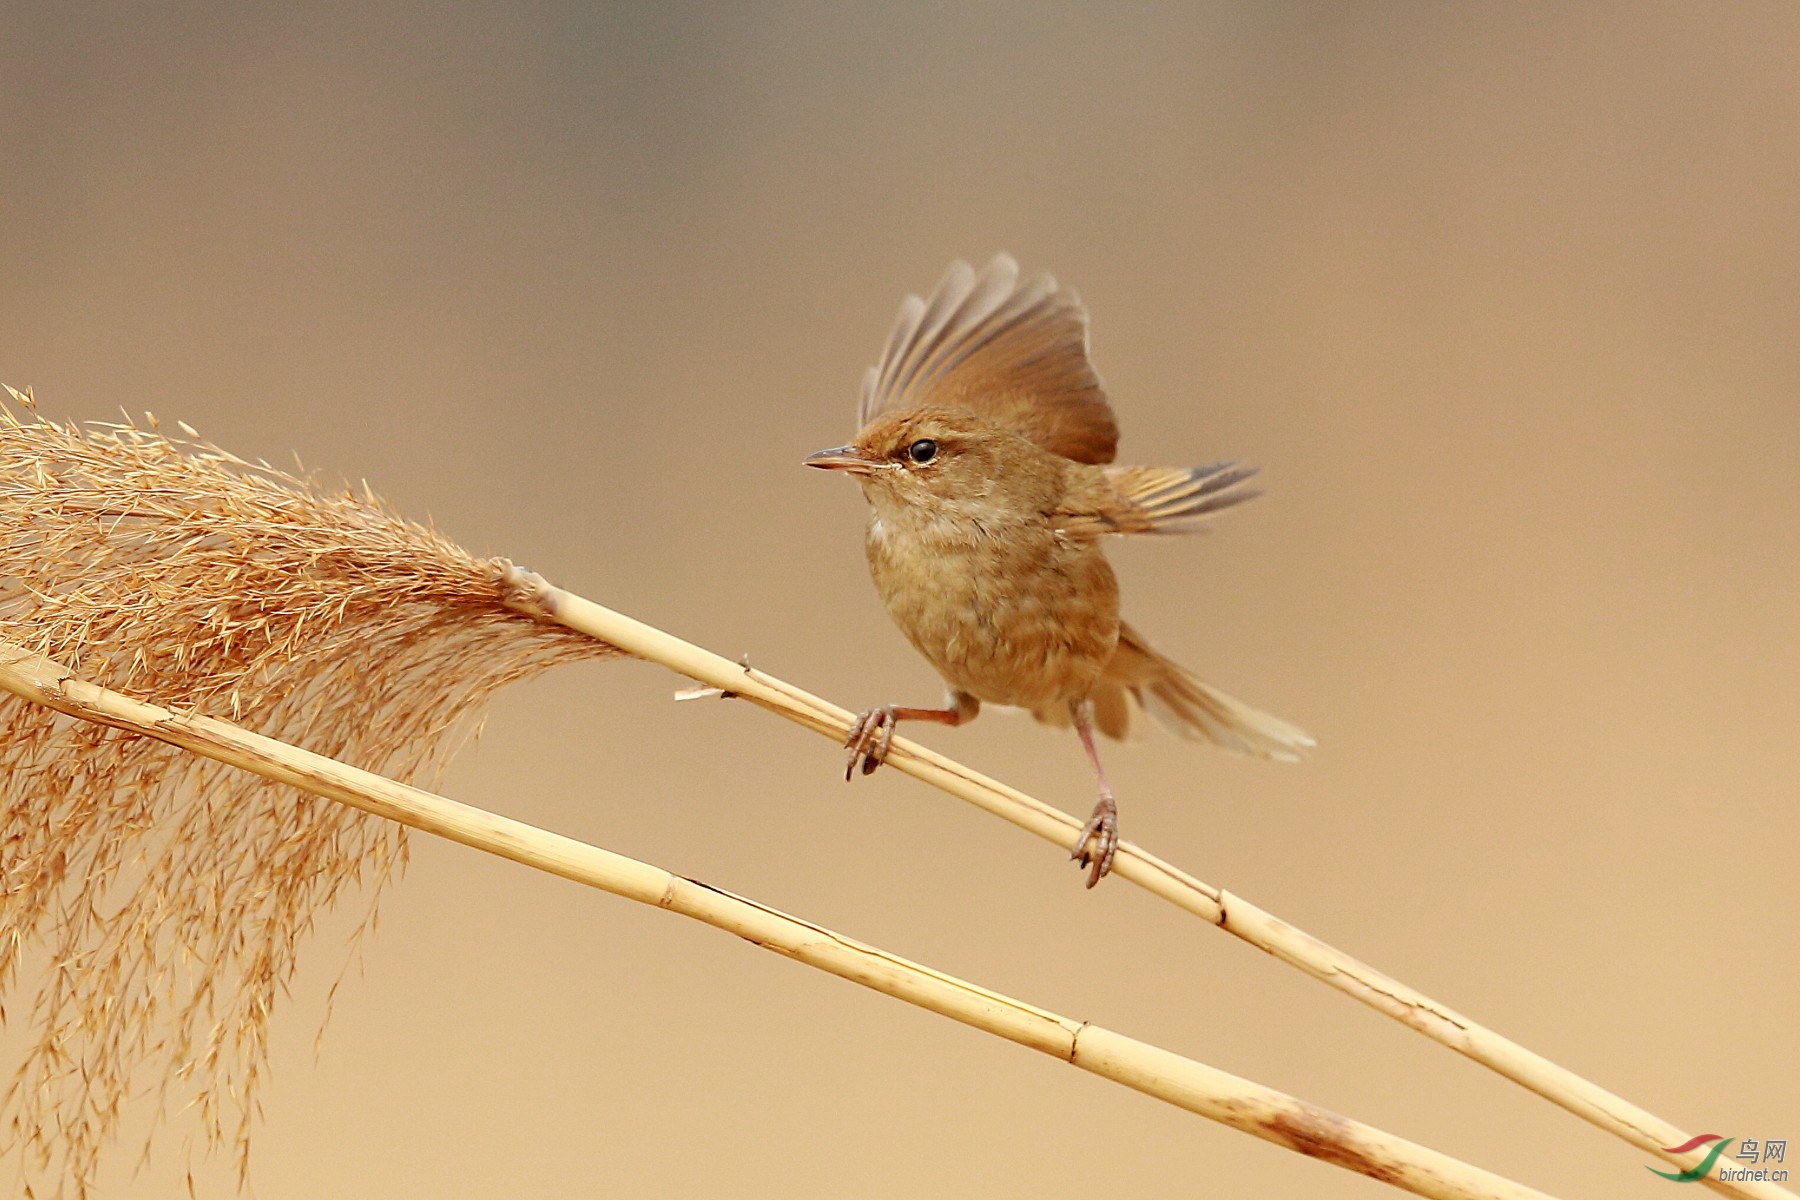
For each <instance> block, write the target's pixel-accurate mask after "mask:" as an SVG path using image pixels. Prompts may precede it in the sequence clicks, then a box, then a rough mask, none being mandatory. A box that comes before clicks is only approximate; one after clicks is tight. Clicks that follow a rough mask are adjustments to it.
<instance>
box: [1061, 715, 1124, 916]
mask: <svg viewBox="0 0 1800 1200" xmlns="http://www.w3.org/2000/svg"><path fill="white" fill-rule="evenodd" d="M1088 711H1089V705H1088V703H1087V702H1086V701H1082V702H1080V703H1078V704H1074V705H1071V706H1070V712H1071V714H1072V715H1073V716H1074V718H1075V732H1076V733H1079V734H1080V735H1081V745H1082V748H1083V749H1085V750H1086V751H1087V756H1088V761H1089V762H1091V763H1093V764H1094V775H1095V776H1096V777H1097V778H1098V779H1099V780H1100V800H1099V802H1098V803H1096V804H1095V805H1094V815H1093V816H1091V817H1089V818H1088V822H1087V824H1086V825H1083V826H1082V827H1081V837H1080V838H1079V839H1078V840H1077V841H1076V843H1075V849H1074V850H1072V851H1070V853H1069V857H1070V858H1072V859H1074V860H1075V861H1076V862H1078V863H1080V864H1081V865H1082V866H1084V867H1087V868H1089V870H1088V880H1087V885H1088V886H1089V887H1093V886H1094V885H1095V884H1096V883H1099V882H1100V881H1101V880H1102V879H1104V878H1105V877H1106V873H1107V872H1108V871H1111V870H1112V864H1113V855H1114V854H1115V853H1117V852H1118V849H1119V806H1118V805H1117V804H1115V803H1113V794H1112V785H1111V784H1109V783H1107V782H1106V768H1104V767H1102V766H1101V765H1100V752H1099V751H1098V750H1096V749H1094V731H1093V729H1092V727H1091V726H1090V724H1089V721H1088ZM1090 841H1091V842H1092V843H1093V848H1092V849H1091V850H1090V849H1089V848H1088V843H1089V842H1090Z"/></svg>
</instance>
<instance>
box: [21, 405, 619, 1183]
mask: <svg viewBox="0 0 1800 1200" xmlns="http://www.w3.org/2000/svg"><path fill="white" fill-rule="evenodd" d="M7 390H8V392H10V393H11V395H12V396H13V399H14V400H15V401H17V402H18V403H20V404H21V405H23V406H24V407H26V408H30V407H31V406H32V401H31V397H30V396H29V394H28V393H27V394H21V393H19V392H16V391H13V390H12V389H11V388H8V389H7ZM183 429H184V432H185V433H187V434H188V435H190V436H189V437H188V438H185V439H173V438H170V437H166V436H164V435H163V434H162V433H161V432H159V431H158V429H157V427H156V423H155V421H154V419H149V420H148V422H147V424H146V425H143V426H140V425H135V424H130V423H126V424H122V425H108V426H96V427H91V428H89V429H86V430H84V429H81V428H77V427H75V426H72V425H71V426H64V425H57V424H53V423H50V422H46V421H42V420H38V419H35V418H21V417H20V416H18V415H16V414H15V413H14V412H13V411H11V410H10V409H7V408H6V407H5V406H4V405H0V637H3V638H5V639H6V640H8V641H12V642H15V643H18V644H21V645H24V646H28V647H30V648H32V649H34V650H36V651H38V652H39V653H42V654H44V655H46V656H48V657H51V658H54V659H56V660H58V661H60V662H62V663H64V664H66V665H68V666H70V667H72V668H73V669H74V670H76V671H77V672H78V673H79V674H80V675H81V676H83V677H84V678H87V679H90V680H92V681H94V682H96V683H100V684H103V685H105V686H108V687H111V688H114V689H117V690H119V691H123V692H128V693H132V694H135V695H139V696H142V697H144V698H146V699H150V700H154V701H155V702H156V703H158V704H161V705H164V706H166V707H171V708H179V709H186V710H192V711H197V712H202V713H207V714H210V715H215V716H220V717H225V718H227V719H230V720H232V721H235V722H238V723H241V724H243V725H246V726H248V727H250V728H252V729H255V730H256V731H257V732H260V733H263V734H267V735H269V736H271V737H276V738H280V739H282V740H284V741H290V742H294V743H296V744H299V745H302V746H305V747H306V748H308V749H311V750H315V751H318V752H320V753H323V754H327V755H330V756H332V757H334V758H339V759H344V760H347V761H349V762H352V763H354V764H356V765H358V766H362V767H365V768H368V769H370V770H374V771H379V772H381V773H384V774H387V775H390V776H393V777H396V778H400V779H410V778H414V777H417V776H419V775H420V774H421V773H426V772H429V771H431V770H432V769H434V768H435V767H437V766H439V765H440V764H441V763H442V762H443V761H444V759H445V757H446V756H447V754H448V753H449V751H450V750H451V749H453V748H454V747H455V745H456V744H457V743H458V742H459V741H460V740H461V737H462V736H466V735H467V734H468V733H469V732H471V731H472V730H473V728H474V726H475V723H476V722H477V721H478V719H479V715H480V713H481V711H482V709H483V707H484V705H485V703H486V701H487V700H488V698H489V697H490V696H491V695H492V694H493V693H494V692H495V691H496V690H497V689H498V688H500V687H502V686H503V685H505V684H507V683H510V682H512V681H514V680H517V679H521V678H523V677H526V676H528V675H531V674H534V673H536V672H538V671H541V670H543V669H545V668H547V667H549V666H551V665H553V664H555V663H558V662H563V661H569V660H574V659H578V658H592V657H596V656H606V655H609V654H613V653H617V651H614V650H612V649H611V648H610V647H607V646H605V645H604V644H602V643H599V642H595V641H593V640H590V639H588V638H585V637H581V636H579V635H577V634H573V633H571V632H569V631H568V630H565V629H562V628H560V627H558V626H555V625H552V624H549V623H545V622H540V621H534V620H530V619H527V618H522V617H520V616H519V615H518V614H516V613H514V612H512V611H509V610H508V609H507V608H506V607H505V603H504V601H505V595H504V587H505V585H504V583H503V580H502V576H503V575H504V573H505V569H506V568H507V566H508V564H506V563H504V562H503V561H501V560H485V561H484V560H481V559H477V558H474V557H473V556H471V555H469V554H467V553H466V552H464V551H463V550H462V549H460V548H459V547H457V546H456V545H455V544H454V543H452V542H450V541H449V540H448V539H446V538H444V537H442V536H441V535H439V534H438V533H436V532H435V531H433V530H431V529H428V528H425V527H423V526H421V525H418V524H415V523H413V522H410V521H407V520H404V519H403V518H401V517H400V516H399V515H397V514H396V513H394V512H393V511H392V510H390V509H389V508H387V507H386V506H385V505H383V504H382V503H381V501H379V500H378V499H376V498H375V496H374V495H373V494H371V493H369V492H368V491H367V489H366V488H365V489H364V491H363V493H362V494H360V495H358V494H355V493H352V492H349V491H347V490H345V491H339V490H331V489H327V488H325V487H323V486H321V485H320V484H319V483H318V482H317V481H316V480H313V479H311V478H303V477H299V476H295V475H291V474H288V473H286V472H282V471H278V470H274V469H272V468H270V467H269V466H268V465H267V464H266V463H248V462H245V461H243V460H241V459H238V458H236V457H234V456H232V455H230V454H228V453H226V452H224V451H222V450H220V449H218V448H217V447H214V446H210V445H207V444H205V443H202V442H199V441H198V440H197V438H195V437H193V436H192V435H193V431H192V430H189V429H187V428H186V427H185V426H184V427H183ZM404 856H405V841H404V838H403V836H402V831H401V829H400V828H399V827H397V826H391V825H388V824H386V823H385V822H381V821H378V820H375V819H373V818H370V817H367V816H364V815H363V814H361V813H358V812H355V811H353V810H350V809H347V808H344V807H341V806H339V805H335V804H330V803H326V802H324V801H320V800H316V799H313V798H309V797H307V796H305V795H303V794H301V793H299V792H296V791H292V790H290V789H287V788H281V787H275V786H273V785H270V784H268V783H265V782H263V781H261V780H259V779H256V778H254V777H252V776H249V775H243V774H240V773H237V772H235V771H232V770H230V769H228V768H224V767H221V766H219V765H217V764H214V763H209V762H207V761H205V760H203V759H199V758H196V757H193V756H190V755H188V754H186V753H184V752H182V751H180V750H176V749H174V748H172V747H170V746H166V745H163V744H161V743H159V742H154V741H150V740H149V739H145V738H135V737H130V736H126V735H124V734H121V733H118V732H117V731H114V730H109V729H104V728H101V727H99V726H95V725H92V724H89V723H87V722H82V721H74V720H70V719H68V718H65V717H61V716H58V715H56V714H54V713H51V712H49V711H48V710H45V709H41V708H37V707H34V706H31V705H28V704H26V703H24V702H23V701H20V700H17V699H15V698H13V697H10V696H0V1001H4V1000H5V999H7V998H13V997H15V994H16V993H18V992H20V991H22V990H25V989H26V988H27V986H28V985H29V984H35V987H34V990H33V991H32V992H31V998H30V1003H29V1006H28V1007H29V1009H30V1020H31V1027H32V1030H33V1040H32V1043H31V1047H30V1049H29V1052H28V1055H27V1057H26V1061H25V1064H24V1066H23V1067H22V1069H21V1071H20V1073H19V1075H18V1077H17V1078H16V1079H15V1080H14V1082H13V1085H12V1087H11V1089H10V1091H9V1092H8V1093H7V1096H6V1100H5V1116H6V1120H7V1130H6V1134H5V1135H4V1141H5V1142H6V1143H7V1144H8V1145H9V1146H10V1147H11V1148H12V1149H13V1151H14V1152H15V1153H18V1152H22V1153H23V1156H24V1163H25V1166H24V1168H23V1169H24V1172H25V1176H26V1182H27V1186H28V1187H31V1186H33V1185H32V1181H33V1180H35V1181H37V1186H40V1187H41V1186H45V1185H48V1186H50V1187H52V1188H54V1189H55V1191H57V1192H58V1193H59V1194H65V1193H66V1194H74V1195H77V1196H82V1195H85V1194H87V1192H88V1190H89V1187H90V1184H91V1180H92V1179H93V1176H94V1173H95V1170H96V1168H97V1166H98V1163H99V1159H100V1155H101V1153H102V1151H103V1149H104V1148H105V1146H106V1144H107V1142H108V1141H109V1140H110V1139H111V1138H112V1137H113V1135H114V1134H115V1133H116V1132H117V1128H118V1124H119V1121H120V1118H121V1115H122V1109H123V1106H124V1104H125V1101H126V1100H127V1099H128V1098H129V1097H131V1096H134V1095H138V1094H142V1093H143V1092H145V1091H146V1090H160V1097H161V1101H162V1103H163V1104H164V1105H165V1107H166V1106H168V1105H169V1104H170V1102H172V1101H176V1100H182V1101H186V1102H190V1103H191V1104H192V1106H193V1109H194V1111H195V1112H196V1113H197V1114H198V1117H199V1121H200V1132H201V1134H202V1136H203V1138H204V1140H205V1142H206V1144H208V1145H217V1144H221V1143H223V1144H230V1145H233V1146H235V1148H236V1150H237V1153H238V1155H239V1170H240V1178H241V1177H242V1176H241V1172H242V1171H243V1170H244V1168H245V1166H246V1162H247V1159H246V1157H245V1156H246V1155H247V1152H248V1138H249V1132H250V1123H251V1120H252V1117H253V1115H254V1112H255V1106H256V1100H255V1096H256V1084H257V1077H258V1074H259V1071H260V1070H261V1068H262V1066H263V1063H264V1059H265V1057H266V1052H267V1047H266V1034H267V1023H268V1020H269V1016H270V1013H271V1010H272V1009H273V1006H274V1003H275V999H276V996H277V993H278V992H279V991H280V990H282V989H283V988H284V986H285V985H286V983H287V981H288V980H289V978H290V977H291V975H292V973H293V970H294V966H295V955H296V951H297V945H298V942H299V939H300V937H301V935H302V934H304V933H305V932H306V931H307V930H308V928H309V927H310V925H311V923H312V922H313V920H314V919H315V917H316V916H317V915H318V914H320V913H321V912H322V911H323V910H325V909H326V908H327V907H329V906H330V905H332V904H333V902H334V901H336V900H338V899H340V898H343V897H344V896H345V895H346V894H347V893H348V892H349V891H350V890H351V889H352V888H353V887H354V886H355V885H358V884H362V885H367V887H368V889H369V892H370V899H371V903H372V901H373V892H374V891H376V890H378V889H379V885H380V884H381V882H382V881H383V880H385V879H386V878H388V877H389V876H390V875H392V874H393V873H394V871H395V870H396V869H397V868H398V867H399V866H400V864H401V863H402V862H403V861H404ZM371 911H372V909H371ZM15 1007H17V1006H15ZM0 1011H4V1009H0ZM151 1083H154V1084H155V1085H156V1088H155V1089H150V1088H148V1087H147V1084H151ZM147 1149H148V1147H147V1146H146V1150H147Z"/></svg>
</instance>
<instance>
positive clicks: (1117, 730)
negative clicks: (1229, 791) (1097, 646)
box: [1037, 625, 1315, 762]
mask: <svg viewBox="0 0 1800 1200" xmlns="http://www.w3.org/2000/svg"><path fill="white" fill-rule="evenodd" d="M1091 699H1092V700H1093V704H1094V724H1095V726H1096V727H1097V728H1098V729H1099V730H1100V732H1102V733H1104V734H1106V735H1107V736H1108V737H1114V738H1122V737H1125V736H1126V735H1127V734H1128V733H1129V732H1130V731H1131V725H1132V718H1133V716H1134V715H1135V714H1134V710H1136V709H1139V708H1141V709H1144V710H1145V711H1147V712H1149V713H1150V715H1152V716H1153V717H1155V718H1156V719H1157V721H1158V722H1160V723H1161V724H1162V725H1163V726H1164V727H1166V728H1167V729H1169V730H1170V731H1171V732H1173V733H1175V734H1177V735H1178V736H1180V737H1183V738H1187V739H1189V740H1190V741H1204V742H1212V743H1213V744H1214V745H1217V746H1223V747H1224V748H1225V749H1227V750H1235V751H1237V752H1238V753H1239V754H1248V755H1252V756H1254V757H1256V758H1273V759H1279V760H1282V761H1285V762H1295V761H1298V760H1299V758H1300V757H1301V755H1302V754H1303V753H1304V752H1305V751H1306V750H1307V749H1308V748H1310V747H1311V746H1313V745H1314V744H1315V743H1314V742H1313V739H1312V738H1311V737H1310V736H1309V735H1308V734H1307V733H1306V732H1305V731H1304V730H1301V729H1299V728H1297V727H1295V726H1293V725H1290V724H1288V723H1287V722H1286V721H1283V720H1282V719H1281V718H1279V717H1275V716H1271V715H1270V714H1268V713H1266V712H1263V711H1262V710H1261V709H1258V708H1252V707H1251V706H1250V705H1248V704H1245V703H1244V702H1243V701H1241V700H1235V699H1233V698H1232V697H1230V696H1227V695H1226V694H1225V693H1224V692H1221V691H1219V690H1218V689H1217V688H1213V687H1210V686H1208V685H1207V684H1205V683H1202V682H1201V681H1200V680H1199V679H1198V678H1196V677H1195V676H1194V674H1193V673H1192V672H1191V671H1188V670H1187V669H1186V668H1184V667H1182V666H1180V665H1179V664H1178V663H1175V662H1172V661H1170V660H1169V659H1167V658H1164V657H1163V656H1162V655H1161V654H1158V653H1157V652H1156V651H1155V650H1153V649H1151V648H1150V645H1149V643H1147V642H1145V641H1144V639H1143V638H1141V637H1139V636H1138V635H1137V632H1136V631H1135V630H1133V629H1132V628H1131V627H1130V626H1129V625H1121V626H1120V627H1119V648H1118V649H1117V650H1116V651H1115V652H1114V654H1113V659H1112V662H1110V663H1109V664H1107V668H1106V671H1105V672H1104V673H1103V674H1102V675H1101V677H1100V682H1099V683H1098V684H1097V685H1095V687H1094V690H1093V692H1092V693H1091ZM1037 715H1038V717H1039V719H1040V720H1048V721H1051V722H1052V723H1054V724H1058V725H1066V724H1067V723H1068V716H1067V715H1066V714H1059V713H1051V712H1049V711H1044V712H1040V713H1038V714H1037ZM1059 717H1060V719H1059Z"/></svg>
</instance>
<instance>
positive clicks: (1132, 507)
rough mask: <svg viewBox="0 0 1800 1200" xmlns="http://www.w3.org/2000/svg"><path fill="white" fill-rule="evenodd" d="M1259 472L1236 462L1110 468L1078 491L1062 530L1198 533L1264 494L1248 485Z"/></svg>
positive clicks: (1062, 519) (1084, 534) (1060, 520)
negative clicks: (1213, 520) (1218, 515)
mask: <svg viewBox="0 0 1800 1200" xmlns="http://www.w3.org/2000/svg"><path fill="white" fill-rule="evenodd" d="M1256 472H1257V468H1255V467H1246V466H1243V465H1242V464H1240V463H1236V462H1220V463H1212V464H1210V465H1208V466H1204V467H1105V468H1103V469H1101V470H1100V471H1097V472H1095V473H1094V474H1095V478H1094V480H1093V482H1092V483H1091V484H1089V485H1088V486H1087V487H1084V488H1080V489H1073V490H1071V492H1070V495H1069V498H1068V501H1067V502H1066V505H1067V507H1066V510H1065V511H1063V512H1061V513H1058V514H1056V516H1057V528H1058V529H1061V530H1062V531H1063V532H1065V533H1069V534H1073V535H1075V536H1077V537H1098V536H1100V535H1101V534H1108V533H1164V534H1166V533H1195V532H1197V531H1199V530H1201V529H1204V528H1206V518H1207V517H1210V516H1211V515H1212V514H1214V513H1216V512H1218V511H1219V510H1220V509H1223V508H1230V507H1231V506H1232V505H1234V504H1242V503H1243V502H1244V501H1246V500H1253V499H1255V498H1256V497H1258V496H1260V495H1262V493H1261V492H1260V491H1257V490H1256V489H1255V488H1247V487H1244V486H1243V484H1244V482H1245V481H1246V480H1248V479H1250V478H1252V477H1253V476H1254V475H1255V474H1256Z"/></svg>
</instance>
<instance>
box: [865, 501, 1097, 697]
mask: <svg viewBox="0 0 1800 1200" xmlns="http://www.w3.org/2000/svg"><path fill="white" fill-rule="evenodd" d="M869 567H870V573H871V575H872V576H873V577H874V579H875V586H876V589H877V590H878V591H879V592H880V593H881V598H882V602H883V603H884V604H885V605H886V606H887V610H888V615H889V616H891V617H892V618H893V619H894V623H895V624H896V625H898V626H899V627H900V630H901V632H903V633H905V634H906V636H907V638H908V639H909V640H910V641H911V642H912V644H913V645H914V646H915V647H917V648H918V650H919V653H921V654H923V655H924V656H925V657H926V658H927V659H929V660H930V661H931V664H932V666H933V667H935V668H936V669H937V672H938V674H940V675H942V676H943V677H944V678H945V680H947V681H948V682H949V683H950V685H951V686H952V687H954V688H956V689H958V690H960V691H964V692H967V693H969V694H970V695H972V696H975V697H977V698H978V699H981V700H984V701H987V702H989V703H992V704H1009V705H1016V706H1019V707H1021V708H1033V709H1037V708H1046V707H1052V706H1055V705H1059V704H1064V703H1068V702H1070V701H1077V700H1081V699H1083V698H1085V697H1086V696H1087V695H1088V693H1089V691H1090V690H1091V689H1092V687H1093V685H1094V682H1095V680H1096V679H1097V678H1098V677H1099V675H1100V672H1101V670H1102V669H1103V668H1104V667H1105V666H1106V664H1107V662H1108V661H1109V660H1110V659H1111V658H1112V654H1113V649H1114V647H1115V645H1116V644H1117V642H1118V636H1119V589H1118V584H1117V582H1116V581H1115V579H1114V578H1113V573H1112V570H1111V568H1110V567H1108V566H1107V563H1106V560H1105V558H1104V557H1102V555H1101V554H1100V551H1099V548H1098V547H1097V546H1093V545H1091V544H1087V545H1066V544H1063V543H1061V542H1058V541H1056V540H1055V539H1054V537H1053V536H1052V535H1050V534H1048V533H1047V532H1046V534H1045V535H1044V536H1042V537H1035V538H1031V537H1026V538H1013V539H1006V538H1002V539H995V540H992V541H981V542H978V543H977V544H974V545H963V544H958V543H957V542H949V543H943V542H931V543H927V542H923V541H919V540H914V539H904V540H902V539H896V538H893V537H887V538H883V537H880V536H878V535H877V533H876V532H874V531H872V533H871V537H870V539H869Z"/></svg>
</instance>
